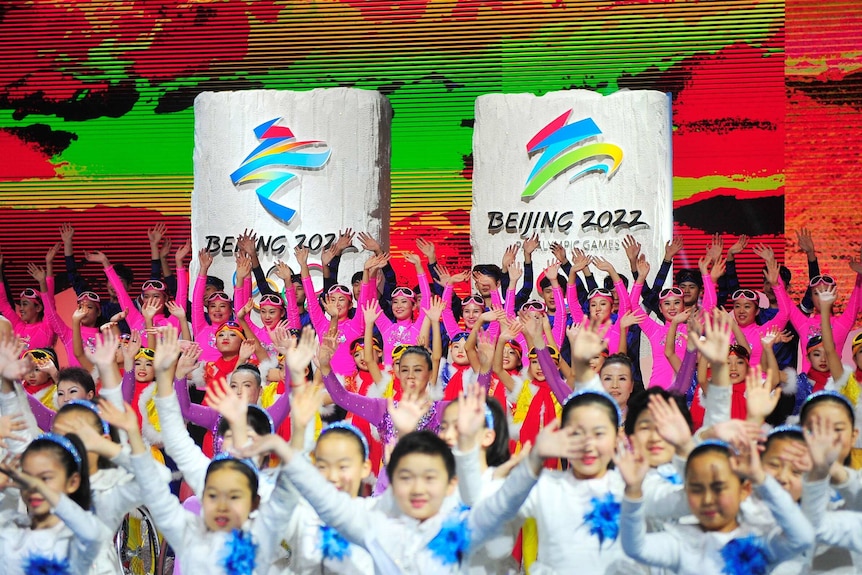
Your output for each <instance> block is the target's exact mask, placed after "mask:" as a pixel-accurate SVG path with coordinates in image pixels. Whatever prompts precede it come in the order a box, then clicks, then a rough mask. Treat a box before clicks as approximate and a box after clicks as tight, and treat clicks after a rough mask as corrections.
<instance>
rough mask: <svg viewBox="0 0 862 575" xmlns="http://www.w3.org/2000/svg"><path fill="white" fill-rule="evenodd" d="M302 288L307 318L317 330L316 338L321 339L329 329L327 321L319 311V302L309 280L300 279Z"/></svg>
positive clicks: (320, 310) (308, 278)
mask: <svg viewBox="0 0 862 575" xmlns="http://www.w3.org/2000/svg"><path fill="white" fill-rule="evenodd" d="M302 287H304V288H305V305H306V307H307V308H308V317H309V318H310V319H311V325H313V326H314V329H315V330H317V337H319V338H321V339H322V338H323V336H324V335H326V330H327V329H329V320H327V319H326V316H325V315H323V310H322V309H320V302H319V301H317V292H315V291H314V283H312V281H311V278H310V277H307V278H302Z"/></svg>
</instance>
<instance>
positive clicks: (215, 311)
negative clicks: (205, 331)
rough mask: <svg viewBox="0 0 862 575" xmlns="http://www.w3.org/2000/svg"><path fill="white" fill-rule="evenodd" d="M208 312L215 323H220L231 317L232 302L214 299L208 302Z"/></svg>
mask: <svg viewBox="0 0 862 575" xmlns="http://www.w3.org/2000/svg"><path fill="white" fill-rule="evenodd" d="M207 314H209V316H210V320H212V323H213V324H214V325H219V324H222V323H224V322H226V321H227V320H229V319H230V315H231V309H230V302H226V301H222V300H220V299H217V300H213V301H211V302H209V303H208V304H207Z"/></svg>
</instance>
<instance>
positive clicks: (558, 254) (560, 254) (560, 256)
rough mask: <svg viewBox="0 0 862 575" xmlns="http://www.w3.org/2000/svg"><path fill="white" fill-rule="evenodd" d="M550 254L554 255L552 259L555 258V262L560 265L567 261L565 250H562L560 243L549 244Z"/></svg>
mask: <svg viewBox="0 0 862 575" xmlns="http://www.w3.org/2000/svg"><path fill="white" fill-rule="evenodd" d="M551 253H552V254H554V257H555V258H557V261H558V262H560V263H561V264H564V263H566V262H567V261H569V258H568V256H566V248H564V247H563V244H561V243H560V242H554V243H552V244H551Z"/></svg>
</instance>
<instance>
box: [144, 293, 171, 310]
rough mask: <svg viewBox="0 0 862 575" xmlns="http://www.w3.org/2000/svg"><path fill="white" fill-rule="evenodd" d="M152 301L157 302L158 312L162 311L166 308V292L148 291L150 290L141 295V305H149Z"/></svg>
mask: <svg viewBox="0 0 862 575" xmlns="http://www.w3.org/2000/svg"><path fill="white" fill-rule="evenodd" d="M151 301H154V302H156V304H155V305H157V306H158V310H159V311H162V310H163V309H164V307H165V301H166V298H165V292H163V291H159V290H154V289H148V290H146V291H144V292H143V293H142V294H141V304H142V305H147V304H148V303H150V302H151Z"/></svg>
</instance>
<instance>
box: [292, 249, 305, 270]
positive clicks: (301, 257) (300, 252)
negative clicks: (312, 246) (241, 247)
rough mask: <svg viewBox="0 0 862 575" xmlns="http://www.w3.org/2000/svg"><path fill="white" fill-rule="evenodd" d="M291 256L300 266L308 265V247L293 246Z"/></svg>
mask: <svg viewBox="0 0 862 575" xmlns="http://www.w3.org/2000/svg"><path fill="white" fill-rule="evenodd" d="M293 257H295V258H296V261H297V262H299V265H300V266H307V265H308V248H305V247H302V248H301V247H299V246H296V247H295V248H293Z"/></svg>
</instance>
